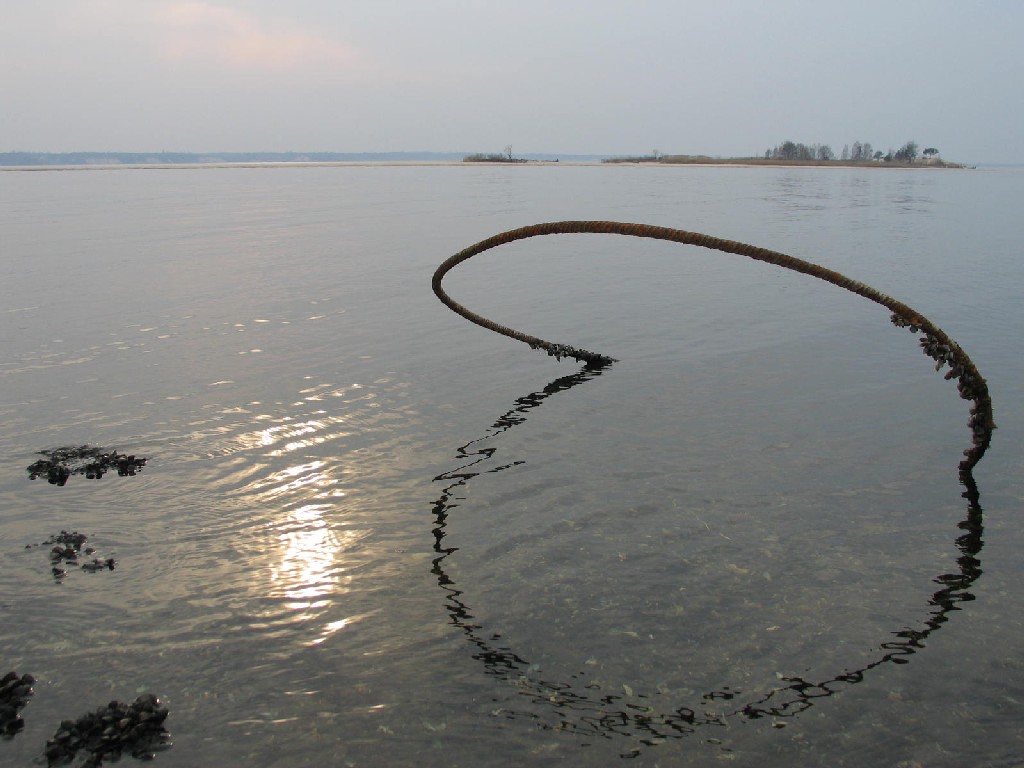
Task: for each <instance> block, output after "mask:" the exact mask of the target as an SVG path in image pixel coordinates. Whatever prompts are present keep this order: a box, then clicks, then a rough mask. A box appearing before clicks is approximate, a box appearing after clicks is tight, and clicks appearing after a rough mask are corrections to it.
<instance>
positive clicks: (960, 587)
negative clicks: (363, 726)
mask: <svg viewBox="0 0 1024 768" xmlns="http://www.w3.org/2000/svg"><path fill="white" fill-rule="evenodd" d="M610 367H611V364H610V363H605V364H593V363H592V364H590V365H588V366H585V367H584V368H582V369H581V370H580V371H578V372H577V373H575V374H573V375H570V376H564V377H560V378H558V379H555V380H554V381H552V382H551V383H550V384H548V385H547V386H545V387H544V388H543V389H542V390H539V391H536V392H532V393H530V394H528V395H525V396H523V397H520V398H517V399H516V400H515V404H514V405H513V407H512V408H510V409H509V410H508V411H506V412H505V413H503V414H501V416H499V417H498V418H497V419H496V420H495V421H494V422H493V423H492V424H491V426H490V427H489V428H488V429H487V430H486V432H485V433H484V434H482V435H481V436H480V437H478V438H475V439H473V440H471V441H469V442H468V443H466V444H464V445H462V446H461V447H459V448H458V450H457V461H458V462H459V464H458V466H457V467H455V468H454V469H452V470H450V471H448V472H445V473H444V474H441V475H439V476H437V477H436V478H435V482H442V483H446V485H445V486H444V488H443V490H442V491H441V494H440V496H439V497H438V499H437V500H436V501H435V502H434V504H433V517H434V528H433V537H434V544H433V549H434V553H435V555H436V557H434V558H433V561H432V563H433V567H432V573H433V575H434V576H435V577H436V579H437V584H438V586H439V587H440V588H441V590H442V591H443V592H444V596H445V597H444V608H445V611H446V612H447V613H448V615H449V617H450V621H451V623H452V624H453V625H454V626H456V627H458V629H459V630H460V631H461V632H462V633H463V634H464V636H465V638H466V640H467V641H468V642H469V643H470V644H471V645H472V646H473V653H472V656H473V658H474V659H476V660H477V661H479V662H480V663H481V664H482V665H483V667H484V670H485V672H486V673H487V674H488V675H492V676H494V677H496V678H500V679H502V680H504V681H506V682H508V683H509V684H511V685H512V686H514V689H515V690H516V692H517V693H518V694H520V695H522V696H524V697H526V698H527V699H529V700H530V702H532V703H533V704H534V705H539V706H537V707H534V708H533V709H531V711H529V712H526V711H522V712H519V711H515V710H512V709H503V710H499V711H497V712H495V714H500V715H502V716H505V717H508V718H513V719H515V718H518V717H522V718H526V719H529V720H530V721H531V722H534V723H535V724H537V725H538V726H539V727H542V728H545V729H549V730H557V731H564V732H570V733H574V734H577V735H579V736H582V737H584V738H586V737H597V738H604V739H617V738H622V739H627V740H630V741H631V742H633V745H632V746H630V747H629V748H628V749H627V750H626V751H624V752H623V753H622V756H623V757H634V756H636V755H638V754H639V753H640V751H641V749H643V748H644V747H646V746H653V745H655V744H658V743H660V742H663V741H665V740H667V739H680V738H684V737H695V738H705V739H707V740H709V741H711V742H712V743H717V739H715V729H721V728H724V727H726V726H727V725H728V723H729V721H731V720H747V721H755V720H767V721H771V722H772V723H773V724H774V725H779V724H781V722H782V719H784V718H793V717H796V716H797V715H799V714H801V713H802V712H805V711H807V710H808V709H810V708H811V707H813V706H814V705H815V704H816V703H818V702H819V701H821V700H823V699H826V698H828V697H831V696H834V695H836V694H838V693H840V692H841V691H842V690H844V688H846V687H848V686H850V685H854V684H857V683H860V682H862V681H863V680H864V679H865V676H866V675H867V674H868V673H869V672H871V670H874V669H878V668H879V667H883V666H885V665H889V664H906V663H908V662H909V657H910V656H912V655H913V654H915V653H917V652H919V651H921V650H922V649H923V648H924V641H925V640H926V638H928V636H929V635H931V633H933V632H934V631H936V630H937V629H939V628H940V627H942V626H943V624H945V622H947V621H948V620H949V618H950V614H951V613H952V612H953V611H956V610H960V607H961V604H962V603H965V602H969V601H971V600H973V599H974V595H973V594H972V593H971V591H970V589H971V586H972V584H973V583H974V582H975V581H976V580H977V579H978V578H979V576H980V575H981V573H982V569H981V561H980V558H979V555H980V552H981V548H982V545H983V540H982V532H983V525H982V509H981V505H980V495H979V492H978V488H977V485H976V484H975V481H974V478H973V476H972V474H971V472H970V470H959V479H960V483H961V485H962V486H963V488H964V490H963V493H962V496H963V498H964V499H965V500H966V502H967V507H966V512H965V516H964V519H963V520H961V521H960V522H959V524H958V527H959V529H960V530H961V531H962V533H961V534H960V535H959V536H958V537H957V538H956V540H955V545H956V548H957V550H958V553H959V556H958V558H957V561H956V563H957V570H956V571H954V572H950V573H945V574H941V575H939V576H937V577H935V579H933V581H934V582H935V583H936V584H938V585H939V587H940V588H939V589H938V590H936V591H935V592H934V593H932V595H931V597H930V598H929V600H928V608H927V613H926V616H925V617H924V618H923V619H922V620H920V621H921V624H922V625H923V626H921V627H920V628H918V629H912V628H903V629H900V630H896V631H893V632H891V633H890V634H891V635H892V638H893V639H891V640H888V641H886V642H883V643H881V644H880V646H879V647H878V651H879V652H880V653H879V654H877V655H875V656H874V659H873V660H872V661H870V662H869V663H867V664H862V665H860V666H859V667H857V668H855V669H844V670H843V671H841V672H839V673H838V674H834V675H831V676H828V677H826V678H824V679H804V678H803V677H799V676H781V677H780V683H782V684H781V685H779V686H778V687H775V688H773V689H771V690H770V691H768V692H767V693H761V694H760V695H759V696H757V697H756V698H751V699H745V697H744V696H743V692H742V691H740V690H734V689H726V688H723V689H722V690H712V691H708V692H706V693H704V694H702V695H698V696H697V697H696V700H690V701H686V702H681V701H666V699H670V698H672V697H671V695H670V694H663V693H662V692H660V691H658V692H655V693H651V694H647V693H644V692H642V691H634V690H633V689H632V687H631V686H629V685H628V684H624V685H623V686H622V689H617V690H616V691H615V692H609V691H606V690H602V688H601V686H599V685H596V684H595V683H594V682H593V681H591V680H590V676H589V674H588V673H586V672H578V673H575V674H571V675H568V676H566V677H564V678H556V679H552V678H548V677H546V676H542V675H541V674H540V673H539V667H538V665H535V664H532V663H531V662H530V660H529V659H527V658H524V657H523V655H521V654H520V653H519V652H517V651H516V650H514V649H513V648H512V647H510V646H508V645H503V644H501V643H502V641H501V638H500V637H499V636H498V635H497V634H495V633H493V632H489V631H488V630H487V628H486V627H485V626H483V625H482V624H481V623H479V622H478V621H477V620H476V618H475V615H474V610H473V608H472V604H471V598H470V597H467V590H466V589H463V588H460V586H459V585H457V584H456V582H455V581H454V579H453V578H452V577H451V575H450V573H449V571H450V568H449V567H448V563H447V561H448V559H449V558H451V557H452V556H453V555H454V554H455V553H456V552H458V551H459V547H458V546H455V545H454V544H452V543H450V542H449V541H448V537H449V533H448V531H447V528H448V526H449V517H450V515H451V513H452V512H453V510H454V509H455V508H456V507H458V506H460V502H461V501H463V497H462V496H461V494H462V493H463V492H464V491H465V489H466V487H467V485H468V484H469V482H470V481H471V480H473V479H474V478H476V477H479V476H480V475H482V474H490V473H496V472H503V471H506V470H509V469H511V468H513V467H515V466H517V465H519V464H522V463H524V462H522V461H511V462H506V463H502V462H501V461H499V460H498V459H497V453H498V447H497V446H496V445H494V444H493V443H494V442H495V441H496V440H497V439H498V438H499V437H500V436H501V435H502V434H503V433H505V432H507V431H509V430H510V429H512V428H513V427H516V426H518V425H520V424H523V423H524V422H525V421H526V420H527V418H528V417H529V416H531V415H532V414H531V413H530V412H531V411H533V410H534V409H536V408H539V407H540V406H541V405H543V404H544V403H545V402H546V401H547V400H548V399H549V398H551V397H552V396H554V395H557V394H560V393H563V392H567V391H569V390H571V389H573V388H575V387H578V386H580V385H582V384H585V383H587V382H588V381H592V380H593V379H594V378H596V377H598V376H600V375H603V374H604V373H605V372H606V371H607V370H608V369H609V368H610ZM619 690H624V691H625V694H623V693H620V692H619ZM538 710H539V711H540V712H541V713H543V712H545V711H546V712H547V716H543V715H538V714H537V712H538Z"/></svg>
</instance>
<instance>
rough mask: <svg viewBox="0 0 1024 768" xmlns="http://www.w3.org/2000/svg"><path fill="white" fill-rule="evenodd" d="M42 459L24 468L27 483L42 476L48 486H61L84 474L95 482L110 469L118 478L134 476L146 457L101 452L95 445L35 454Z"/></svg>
mask: <svg viewBox="0 0 1024 768" xmlns="http://www.w3.org/2000/svg"><path fill="white" fill-rule="evenodd" d="M39 455H41V456H45V457H46V458H43V459H39V460H38V461H34V462H32V463H31V464H29V465H28V467H26V469H27V470H28V476H29V478H30V479H31V480H35V479H36V478H37V477H45V478H46V481H47V482H48V483H50V485H64V484H66V483H67V481H68V480H70V479H71V476H72V475H85V476H86V477H87V478H88V479H90V480H99V479H100V478H101V477H103V475H104V474H106V473H107V472H109V471H111V470H114V471H116V472H117V474H118V475H119V476H120V477H127V476H129V475H135V474H137V473H138V472H139V471H140V470H141V469H142V468H143V467H144V466H146V458H145V457H143V456H134V455H129V454H124V453H118V452H117V451H116V450H110V451H105V450H104V449H103V448H96V447H95V446H89V445H81V446H79V447H77V448H75V447H70V446H68V447H63V448H54V449H52V450H48V451H39Z"/></svg>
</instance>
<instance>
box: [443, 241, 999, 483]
mask: <svg viewBox="0 0 1024 768" xmlns="http://www.w3.org/2000/svg"><path fill="white" fill-rule="evenodd" d="M582 233H590V234H614V235H628V236H630V237H647V238H653V239H655V240H669V241H671V242H674V243H682V244H684V245H696V246H699V247H701V248H710V249H712V250H716V251H723V252H725V253H734V254H737V255H740V256H747V257H749V258H751V259H756V260H757V261H764V262H767V263H769V264H774V265H776V266H779V267H783V268H785V269H789V270H792V271H794V272H802V273H803V274H805V275H811V276H812V277H816V278H818V279H819V280H824V281H825V282H828V283H832V285H836V286H839V287H840V288H844V289H846V290H847V291H850V292H851V293H856V294H858V295H859V296H863V297H864V298H866V299H870V300H871V301H873V302H875V303H876V304H881V305H882V306H883V307H886V308H887V309H888V310H890V312H892V321H893V323H894V324H895V325H897V326H900V327H906V328H909V329H910V330H911V331H912V332H914V333H917V332H918V331H920V332H921V333H922V336H921V339H920V343H921V347H922V351H923V352H924V353H925V354H926V355H928V356H929V357H931V358H932V359H934V360H935V361H936V366H935V367H936V370H939V369H940V368H942V366H944V365H948V366H949V371H948V372H947V373H946V375H945V377H946V378H947V379H951V378H956V379H957V388H958V390H959V392H960V397H962V398H963V399H964V400H970V401H972V402H973V405H972V407H971V411H970V414H971V415H970V419H969V420H968V422H967V424H968V426H969V427H970V429H971V440H972V445H971V447H970V448H968V449H966V450H964V459H963V461H961V462H960V469H961V470H964V471H969V470H971V469H972V468H973V467H974V465H975V464H977V463H978V461H980V460H981V457H982V456H983V455H984V454H985V451H986V450H987V449H988V446H989V443H990V442H991V440H992V430H993V429H995V422H994V421H993V418H992V400H991V398H990V397H989V393H988V385H987V384H986V382H985V379H984V378H983V377H982V375H981V374H980V373H979V372H978V369H977V367H976V366H975V365H974V362H973V361H972V360H971V358H970V357H969V356H968V355H967V353H966V352H964V351H963V349H962V348H961V347H960V345H959V344H957V343H956V342H955V341H953V340H952V339H951V338H950V337H949V336H947V335H946V333H945V332H944V331H943V330H942V329H941V328H939V327H938V326H936V325H935V324H933V323H932V322H931V321H930V320H928V318H926V317H924V315H922V314H921V313H920V312H917V311H916V310H914V309H912V308H911V307H909V306H907V305H906V304H904V303H903V302H901V301H897V300H896V299H894V298H893V297H892V296H888V295H886V294H884V293H882V292H880V291H877V290H875V289H874V288H872V287H871V286H869V285H865V284H864V283H861V282H859V281H857V280H851V279H850V278H848V277H846V276H845V275H843V274H840V273H839V272H836V271H834V270H831V269H827V268H825V267H820V266H818V265H817V264H813V263H811V262H809V261H805V260H803V259H798V258H796V257H794V256H788V255H786V254H784V253H779V252H778V251H770V250H767V249H765V248H759V247H757V246H755V245H748V244H747V243H740V242H736V241H735V240H724V239H722V238H718V237H713V236H711V235H703V234H701V233H699V232H688V231H686V230H682V229H671V228H668V227H656V226H652V225H649V224H629V223H624V222H618V221H556V222H548V223H544V224H533V225H530V226H527V227H520V228H518V229H511V230H509V231H507V232H502V233H500V234H497V235H494V236H492V237H489V238H487V239H486V240H481V241H480V242H479V243H476V244H475V245H471V246H469V247H468V248H466V249H464V250H461V251H459V252H458V253H456V254H454V255H453V256H450V257H449V258H447V259H445V261H444V262H443V263H442V264H441V265H440V266H439V267H438V268H437V270H436V271H435V272H434V277H433V281H432V286H433V289H434V293H435V294H436V295H437V297H438V298H439V299H440V300H441V301H442V302H444V303H445V304H446V305H447V306H448V307H449V308H450V309H451V310H452V311H454V312H456V313H458V314H460V315H462V316H463V317H464V318H466V319H467V320H469V321H470V322H473V323H476V324H477V325H479V326H482V327H484V328H487V329H488V330H491V331H494V332H495V333H500V334H502V335H503V336H508V337H510V338H513V339H516V340H517V341H522V342H524V343H526V344H529V345H530V346H531V347H532V348H534V349H542V350H544V351H545V352H547V353H548V354H549V355H552V356H554V357H556V358H558V359H561V358H563V357H572V358H574V359H576V360H578V361H582V362H584V363H586V364H587V365H606V364H608V363H611V362H614V359H613V358H610V357H607V356H606V355H602V354H600V353H597V352H590V351H588V350H585V349H579V348H577V347H573V346H570V345H568V344H556V343H554V342H550V341H545V340H544V339H541V338H538V337H536V336H531V335H530V334H527V333H523V332H522V331H517V330H515V329H514V328H509V327H507V326H504V325H501V324H499V323H495V322H493V321H492V320H488V319H487V318H486V317H483V316H482V315H479V314H477V313H476V312H473V311H472V310H470V309H468V308H466V307H464V306H463V305H462V304H459V303H458V302H457V301H455V300H454V299H453V298H452V297H451V296H449V295H448V293H447V292H446V291H445V290H444V288H443V287H442V286H441V281H442V280H443V279H444V276H445V275H446V274H448V272H449V271H451V270H452V269H453V268H455V267H457V266H458V265H459V264H461V263H463V262H464V261H467V260H468V259H470V258H471V257H473V256H476V255H477V254H478V253H483V252H484V251H487V250H490V249H491V248H496V247H497V246H499V245H505V244H507V243H512V242H515V241H517V240H525V239H527V238H530V237H538V236H541V235H566V234H582Z"/></svg>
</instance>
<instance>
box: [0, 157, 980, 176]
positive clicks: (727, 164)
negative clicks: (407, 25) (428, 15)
mask: <svg viewBox="0 0 1024 768" xmlns="http://www.w3.org/2000/svg"><path fill="white" fill-rule="evenodd" d="M481 166H487V167H495V166H499V167H502V166H506V167H513V168H536V167H541V166H543V167H546V168H559V167H570V168H573V167H575V168H580V167H595V168H596V167H601V168H621V167H629V168H636V167H645V168H655V167H657V168H680V169H683V168H823V169H829V168H837V169H839V168H843V169H849V168H865V169H869V170H872V169H879V170H907V171H949V170H975V168H976V167H975V166H968V165H953V164H947V165H925V164H914V165H906V164H893V163H871V164H868V163H843V162H842V161H839V162H830V163H815V162H799V161H795V162H770V163H765V162H761V163H758V162H746V161H742V160H721V161H711V162H700V163H697V162H694V163H661V162H657V161H646V162H645V161H632V160H623V161H616V162H605V161H602V160H580V161H572V160H567V161H560V162H556V161H554V160H529V161H527V162H524V163H492V162H486V161H485V162H478V163H477V162H464V161H462V160H352V161H270V162H209V163H84V164H77V165H75V164H69V165H57V164H52V165H0V173H2V172H21V173H32V172H36V173H38V172H42V171H189V170H193V171H194V170H204V169H233V168H237V169H250V170H251V169H271V168H374V167H377V168H387V167H392V168H414V167H450V168H457V167H477V168H479V167H481Z"/></svg>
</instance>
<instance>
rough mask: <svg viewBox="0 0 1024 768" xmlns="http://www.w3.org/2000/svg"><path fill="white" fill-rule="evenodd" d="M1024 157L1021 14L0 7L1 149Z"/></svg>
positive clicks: (549, 7)
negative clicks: (790, 144) (905, 152)
mask: <svg viewBox="0 0 1024 768" xmlns="http://www.w3.org/2000/svg"><path fill="white" fill-rule="evenodd" d="M786 139H791V140H793V141H798V142H804V143H808V144H810V143H815V142H821V143H827V144H830V145H831V146H832V148H833V149H834V150H835V151H836V153H837V154H838V153H839V152H840V151H841V149H842V146H843V144H846V143H851V144H852V143H853V142H854V141H856V140H860V141H868V142H871V143H872V144H873V145H874V147H875V149H883V150H885V149H889V148H890V147H891V148H898V147H899V146H900V145H901V144H902V143H903V142H905V141H907V140H908V139H913V140H915V141H917V142H918V144H919V145H920V146H921V148H924V147H929V146H934V147H937V148H938V149H940V150H941V152H942V155H943V156H944V157H946V158H947V159H951V160H959V161H964V162H970V163H978V162H981V163H983V162H1014V161H1017V162H1020V161H1024V148H1022V142H1024V0H973V1H972V0H515V2H512V1H511V0H502V1H501V2H498V1H497V0H495V1H494V2H491V1H490V0H476V1H474V0H287V2H284V1H283V0H274V1H271V0H201V1H199V2H190V1H189V0H5V2H4V3H3V15H2V25H0V151H12V150H32V151H50V152H61V151H74V150H99V151H114V150H120V151H126V152H135V151H138V152H149V151H160V150H167V151H197V152H203V151H211V152H212V151H232V150H234V151H248V150H265V151H335V152H364V151H398V150H430V151H457V152H462V151H466V152H469V151H487V152H491V151H501V150H502V149H503V148H504V147H505V145H506V144H511V145H512V146H513V149H514V151H515V152H516V153H530V152H556V153H566V154H569V153H594V154H628V153H647V152H650V151H651V150H653V149H659V150H661V151H662V152H669V153H691V154H696V153H704V154H711V155H725V156H731V155H750V154H755V153H757V154H760V153H763V151H764V150H765V149H766V148H767V147H769V146H772V145H775V144H777V143H780V142H782V141H784V140H786Z"/></svg>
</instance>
